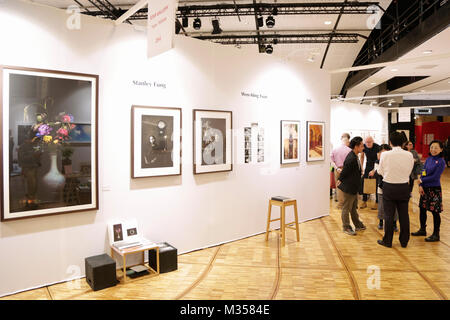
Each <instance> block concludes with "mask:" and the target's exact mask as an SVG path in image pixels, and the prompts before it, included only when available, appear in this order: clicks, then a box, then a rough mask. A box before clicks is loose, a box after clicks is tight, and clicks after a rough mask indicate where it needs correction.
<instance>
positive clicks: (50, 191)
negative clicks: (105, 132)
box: [0, 66, 98, 221]
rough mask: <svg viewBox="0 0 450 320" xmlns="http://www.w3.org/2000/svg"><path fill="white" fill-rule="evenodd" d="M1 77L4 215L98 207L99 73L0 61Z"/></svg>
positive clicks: (9, 217)
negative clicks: (84, 168) (76, 71)
mask: <svg viewBox="0 0 450 320" xmlns="http://www.w3.org/2000/svg"><path fill="white" fill-rule="evenodd" d="M0 79H1V108H0V110H1V121H2V130H1V137H2V151H3V152H2V158H1V161H2V171H1V172H2V176H1V179H2V183H1V193H2V202H1V220H2V221H8V220H16V219H24V218H32V217H37V216H44V215H53V214H62V213H69V212H78V211H89V210H98V163H97V132H98V131H97V130H98V129H97V123H98V119H97V118H98V112H97V109H98V108H97V105H98V101H97V99H98V98H97V97H98V76H97V75H90V74H81V73H70V72H62V71H52V70H41V69H31V68H21V67H9V66H0ZM80 123H82V124H83V126H84V128H89V130H88V132H89V134H88V135H87V134H86V135H84V134H83V135H82V143H77V142H81V141H80V140H79V138H75V139H74V137H76V136H77V135H78V133H79V132H78V131H79V126H80V125H78V124H80ZM83 166H84V167H85V166H88V167H89V168H90V170H89V171H82V168H83Z"/></svg>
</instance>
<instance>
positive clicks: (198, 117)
mask: <svg viewBox="0 0 450 320" xmlns="http://www.w3.org/2000/svg"><path fill="white" fill-rule="evenodd" d="M232 129H233V127H232V112H231V111H214V110H194V174H200V173H210V172H221V171H222V172H223V171H231V170H233V164H232Z"/></svg>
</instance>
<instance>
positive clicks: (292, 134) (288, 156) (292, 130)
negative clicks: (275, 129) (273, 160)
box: [280, 120, 300, 164]
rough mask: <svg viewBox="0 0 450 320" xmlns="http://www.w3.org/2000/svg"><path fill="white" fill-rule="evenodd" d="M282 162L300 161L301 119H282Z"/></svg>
mask: <svg viewBox="0 0 450 320" xmlns="http://www.w3.org/2000/svg"><path fill="white" fill-rule="evenodd" d="M280 126H281V142H280V143H281V152H280V163H281V164H287V163H296V162H300V135H299V133H300V121H292V120H281V122H280Z"/></svg>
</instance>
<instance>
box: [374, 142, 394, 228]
mask: <svg viewBox="0 0 450 320" xmlns="http://www.w3.org/2000/svg"><path fill="white" fill-rule="evenodd" d="M390 150H392V148H391V146H390V145H388V144H382V145H381V146H380V152H378V160H377V161H376V162H375V169H374V170H373V171H372V172H370V173H369V177H373V176H374V177H375V178H376V179H377V194H378V219H379V220H380V222H379V223H378V229H380V230H381V229H383V226H384V208H383V176H381V175H380V174H378V172H377V170H378V167H379V166H380V157H381V154H382V153H383V152H385V151H390ZM397 221H398V212H397V210H395V216H394V232H397V231H398V229H397Z"/></svg>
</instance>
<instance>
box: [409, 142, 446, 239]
mask: <svg viewBox="0 0 450 320" xmlns="http://www.w3.org/2000/svg"><path fill="white" fill-rule="evenodd" d="M443 151H444V144H443V143H442V142H441V141H439V140H434V141H432V142H431V143H430V157H428V158H427V160H426V161H425V166H424V168H423V170H422V175H421V176H420V178H419V192H420V200H419V208H420V229H419V230H418V231H417V232H413V233H412V234H411V235H413V236H426V235H427V231H426V227H427V225H426V223H427V211H430V212H431V213H432V214H433V222H434V229H433V234H432V235H431V236H430V237H428V238H425V241H427V242H435V241H439V240H440V239H439V228H440V226H441V216H440V213H441V212H442V188H441V175H442V172H444V169H445V167H446V165H445V160H444V159H443V155H444V154H443Z"/></svg>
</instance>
